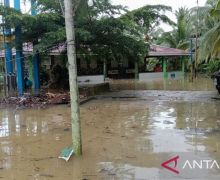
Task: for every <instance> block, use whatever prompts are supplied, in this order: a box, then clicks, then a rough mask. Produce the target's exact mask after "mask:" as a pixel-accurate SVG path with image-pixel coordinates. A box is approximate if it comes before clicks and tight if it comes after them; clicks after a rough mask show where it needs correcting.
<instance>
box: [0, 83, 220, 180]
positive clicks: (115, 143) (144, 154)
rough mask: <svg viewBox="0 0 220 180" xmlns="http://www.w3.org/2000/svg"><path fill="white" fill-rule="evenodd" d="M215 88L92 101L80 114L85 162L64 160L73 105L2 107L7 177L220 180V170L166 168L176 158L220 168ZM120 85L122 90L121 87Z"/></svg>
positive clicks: (219, 105) (0, 159) (1, 152)
mask: <svg viewBox="0 0 220 180" xmlns="http://www.w3.org/2000/svg"><path fill="white" fill-rule="evenodd" d="M171 83H177V84H178V82H174V81H173V82H171ZM185 83H186V82H185ZM211 83H212V82H210V80H207V81H206V84H205V81H201V82H200V83H197V84H198V88H197V89H191V90H199V91H178V90H180V89H181V90H190V89H188V88H185V89H184V88H180V89H178V88H174V89H172V90H175V91H162V90H160V88H158V89H159V90H146V89H147V88H145V89H144V88H139V91H133V90H126V91H119V92H111V93H108V94H105V95H101V96H98V97H97V98H96V99H95V100H92V101H90V102H87V103H86V104H84V105H82V106H81V108H80V111H81V126H82V141H83V156H82V157H74V156H73V157H71V159H70V160H69V161H68V162H65V161H64V160H61V159H58V156H59V153H60V151H61V150H62V149H63V148H64V147H66V146H69V145H70V144H71V124H70V108H69V107H68V106H67V105H61V106H53V107H50V108H47V109H26V110H17V111H16V110H13V109H1V111H0V179H5V180H50V179H54V180H70V179H71V180H82V179H84V180H156V179H169V180H170V179H173V180H175V179H198V180H201V179H204V180H205V179H211V180H212V179H220V170H219V169H217V168H212V169H206V170H201V169H199V170H200V171H199V170H196V171H192V170H190V169H188V170H186V169H184V170H182V171H181V168H180V167H179V164H178V165H177V169H178V170H180V173H179V174H175V173H172V172H170V171H168V170H167V169H164V168H163V167H161V163H162V162H164V161H166V160H168V159H169V158H171V157H173V156H176V155H178V156H180V158H189V157H191V158H192V157H193V158H201V157H204V158H206V159H215V160H216V161H217V162H219V163H220V156H219V155H220V141H219V139H220V101H219V100H218V97H219V96H218V95H217V91H215V90H214V88H213V87H212V85H211ZM115 84H118V85H117V86H114V87H113V88H115V89H119V84H120V83H118V82H117V83H116V82H115ZM125 84H128V83H127V82H125ZM131 84H132V83H131ZM131 84H130V86H132V85H131ZM143 84H144V83H141V85H139V86H140V87H144V86H145V87H146V86H150V85H149V84H144V85H143ZM177 86H178V85H177ZM190 86H191V85H187V87H190ZM203 86H204V88H202V87H203ZM122 87H124V86H122ZM160 87H163V85H161V84H160ZM170 87H171V86H170ZM173 87H174V86H173ZM124 89H125V87H124ZM126 89H129V88H126ZM130 89H132V88H130ZM140 89H141V90H140ZM161 89H162V88H161ZM120 90H123V89H121V88H120ZM166 90H168V89H166ZM171 166H172V165H171ZM172 167H173V166H172Z"/></svg>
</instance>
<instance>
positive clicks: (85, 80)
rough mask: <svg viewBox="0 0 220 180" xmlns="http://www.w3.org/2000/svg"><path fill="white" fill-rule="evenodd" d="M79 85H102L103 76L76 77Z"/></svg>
mask: <svg viewBox="0 0 220 180" xmlns="http://www.w3.org/2000/svg"><path fill="white" fill-rule="evenodd" d="M77 81H78V83H79V84H100V83H104V75H90V76H78V77H77Z"/></svg>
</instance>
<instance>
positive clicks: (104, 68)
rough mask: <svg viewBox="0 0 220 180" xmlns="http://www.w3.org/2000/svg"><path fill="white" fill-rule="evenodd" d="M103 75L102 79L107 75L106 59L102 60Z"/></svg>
mask: <svg viewBox="0 0 220 180" xmlns="http://www.w3.org/2000/svg"><path fill="white" fill-rule="evenodd" d="M103 75H104V81H105V78H106V77H107V65H106V60H104V62H103Z"/></svg>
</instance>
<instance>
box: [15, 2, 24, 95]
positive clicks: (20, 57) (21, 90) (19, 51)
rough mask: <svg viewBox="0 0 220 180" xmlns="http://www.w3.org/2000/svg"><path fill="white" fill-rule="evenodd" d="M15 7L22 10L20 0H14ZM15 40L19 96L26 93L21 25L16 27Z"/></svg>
mask: <svg viewBox="0 0 220 180" xmlns="http://www.w3.org/2000/svg"><path fill="white" fill-rule="evenodd" d="M14 8H15V9H16V10H18V11H20V10H21V9H20V0H14ZM15 41H16V67H17V88H18V94H19V96H22V95H23V93H24V67H23V59H24V58H23V53H22V50H23V49H22V40H21V27H19V26H18V27H16V28H15Z"/></svg>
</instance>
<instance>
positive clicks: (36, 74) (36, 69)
mask: <svg viewBox="0 0 220 180" xmlns="http://www.w3.org/2000/svg"><path fill="white" fill-rule="evenodd" d="M35 5H36V0H31V15H32V16H35V15H36V14H37V11H36V8H35ZM34 45H35V44H33V46H34ZM32 63H33V70H32V71H33V81H34V82H33V83H34V92H35V94H38V93H39V91H40V55H39V53H38V51H36V53H34V55H33V58H32Z"/></svg>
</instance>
